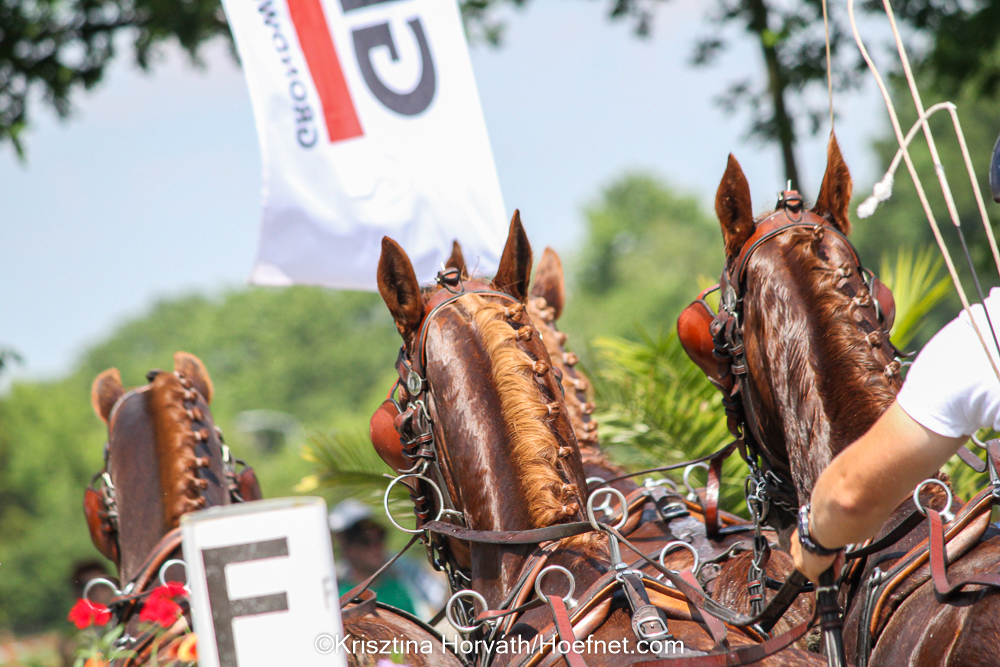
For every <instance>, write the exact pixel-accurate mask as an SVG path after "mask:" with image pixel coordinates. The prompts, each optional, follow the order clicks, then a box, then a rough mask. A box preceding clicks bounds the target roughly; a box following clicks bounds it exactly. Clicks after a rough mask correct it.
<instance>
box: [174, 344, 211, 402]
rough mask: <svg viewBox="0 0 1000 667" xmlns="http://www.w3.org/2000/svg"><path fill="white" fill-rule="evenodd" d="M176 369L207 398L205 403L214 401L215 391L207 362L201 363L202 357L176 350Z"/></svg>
mask: <svg viewBox="0 0 1000 667" xmlns="http://www.w3.org/2000/svg"><path fill="white" fill-rule="evenodd" d="M174 371H175V372H176V373H179V374H180V375H183V376H184V377H186V378H187V379H188V380H190V381H191V384H192V385H194V388H195V389H197V390H198V393H199V394H201V396H202V398H204V399H205V403H211V402H212V394H213V393H214V389H213V388H212V380H211V378H209V377H208V371H207V370H205V364H203V363H201V359H199V358H198V357H196V356H194V355H193V354H189V353H187V352H174Z"/></svg>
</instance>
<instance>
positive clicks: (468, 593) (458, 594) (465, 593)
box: [444, 575, 541, 633]
mask: <svg viewBox="0 0 1000 667" xmlns="http://www.w3.org/2000/svg"><path fill="white" fill-rule="evenodd" d="M539 576H541V575H539ZM462 597H470V598H472V599H474V600H479V601H480V602H482V603H483V611H486V610H487V609H489V608H490V606H489V605H488V604H487V603H486V598H484V597H483V596H482V595H481V594H480V593H478V592H476V591H474V590H472V589H471V588H465V589H462V590H460V591H455V592H454V593H453V594H452V596H451V597H450V598H448V602H446V603H445V605H444V615H445V616H447V617H448V622H449V623H451V625H452V627H454V628H455V629H456V630H458V631H459V632H466V633H468V632H472V631H473V630H475V629H476V628H478V627H479V626H480V625H482V624H483V622H482V621H477V622H476V623H475V625H462V624H461V623H459V622H458V621H457V620H456V619H455V616H454V615H453V614H452V611H451V609H452V605H453V604H454V603H455V600H457V599H459V598H462ZM472 611H473V612H475V611H476V606H475V605H474V604H473V606H472Z"/></svg>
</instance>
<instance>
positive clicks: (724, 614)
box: [603, 526, 807, 627]
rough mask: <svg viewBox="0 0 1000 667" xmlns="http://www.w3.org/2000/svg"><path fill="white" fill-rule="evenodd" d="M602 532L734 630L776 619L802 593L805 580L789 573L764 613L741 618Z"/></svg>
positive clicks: (613, 531)
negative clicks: (734, 628)
mask: <svg viewBox="0 0 1000 667" xmlns="http://www.w3.org/2000/svg"><path fill="white" fill-rule="evenodd" d="M603 529H604V530H606V531H608V532H609V533H611V534H612V535H614V536H615V537H616V538H618V541H619V542H621V543H623V544H624V545H625V546H627V547H628V548H629V549H631V550H632V551H634V552H635V553H636V554H638V555H639V556H640V557H641V558H642V559H643V560H644V561H646V563H647V564H648V565H650V566H652V567H653V568H654V569H655V570H656V571H657V572H660V573H662V574H663V576H664V577H665V578H666V579H667V580H668V581H669V582H670V583H672V584H673V585H674V586H675V587H676V588H677V590H679V591H680V592H681V593H683V594H684V595H685V597H687V599H688V601H689V602H690V603H691V604H693V605H695V606H696V607H698V609H699V610H703V611H704V612H705V613H707V614H711V615H712V616H715V617H716V618H718V619H719V620H721V621H724V622H726V623H729V624H730V625H734V626H737V627H748V626H753V625H756V624H758V623H761V622H764V621H767V620H770V619H772V618H774V617H775V616H777V617H780V616H781V615H782V614H784V613H785V611H786V610H787V609H788V607H789V606H791V604H792V602H794V601H795V598H796V597H798V595H799V593H800V592H801V591H802V587H803V586H804V585H805V583H806V581H807V579H806V577H805V575H804V574H802V573H800V572H799V571H798V570H795V571H793V572H792V573H791V574H790V575H789V576H788V579H786V580H785V583H784V585H783V586H782V587H781V590H780V591H778V593H777V594H776V595H775V596H774V597H773V598H771V601H770V602H768V603H767V606H766V607H764V610H763V611H761V613H760V614H755V615H753V616H747V615H745V614H740V613H738V612H734V611H733V610H731V609H727V608H726V607H723V606H722V605H721V604H719V603H718V602H716V601H715V600H713V599H712V598H710V597H708V596H707V595H706V594H705V593H704V592H703V591H701V590H699V589H698V588H695V587H694V586H692V585H691V584H689V583H688V582H687V580H685V579H684V578H683V577H682V576H681V575H679V574H677V573H676V572H674V571H673V570H670V569H668V568H666V567H663V566H662V565H660V564H659V563H657V562H656V561H654V560H653V559H651V558H650V557H649V556H647V555H646V554H644V553H643V552H642V550H640V549H639V547H637V546H635V545H634V544H632V543H631V542H629V541H628V540H627V539H626V538H625V537H624V536H623V535H622V534H621V533H619V532H618V531H617V530H615V529H614V528H613V527H611V526H603Z"/></svg>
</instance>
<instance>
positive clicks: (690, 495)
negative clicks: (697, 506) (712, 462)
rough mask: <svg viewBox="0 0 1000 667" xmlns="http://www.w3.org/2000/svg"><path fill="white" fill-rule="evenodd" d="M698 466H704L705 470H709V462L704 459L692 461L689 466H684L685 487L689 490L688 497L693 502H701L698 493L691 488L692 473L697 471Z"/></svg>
mask: <svg viewBox="0 0 1000 667" xmlns="http://www.w3.org/2000/svg"><path fill="white" fill-rule="evenodd" d="M696 468H704V469H705V472H708V464H707V463H705V462H704V461H702V462H700V463H692V464H691V465H689V466H688V467H687V468H684V488H685V489H687V490H688V495H687V499H688V500H690V501H691V502H693V503H696V502H699V500H698V494H697V493H695V492H694V489H692V488H691V484H690V481H691V473H692V472H694V471H695V469H696Z"/></svg>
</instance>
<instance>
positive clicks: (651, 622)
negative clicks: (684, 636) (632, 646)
mask: <svg viewBox="0 0 1000 667" xmlns="http://www.w3.org/2000/svg"><path fill="white" fill-rule="evenodd" d="M632 631H633V632H635V634H636V636H637V637H639V639H645V640H646V641H654V640H657V639H672V638H673V635H671V634H670V630H668V629H667V622H666V621H665V620H663V616H662V615H661V612H660V610H659V609H658V608H656V607H654V606H653V605H651V604H647V605H643V606H641V607H639V608H638V609H636V610H635V612H633V613H632Z"/></svg>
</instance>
